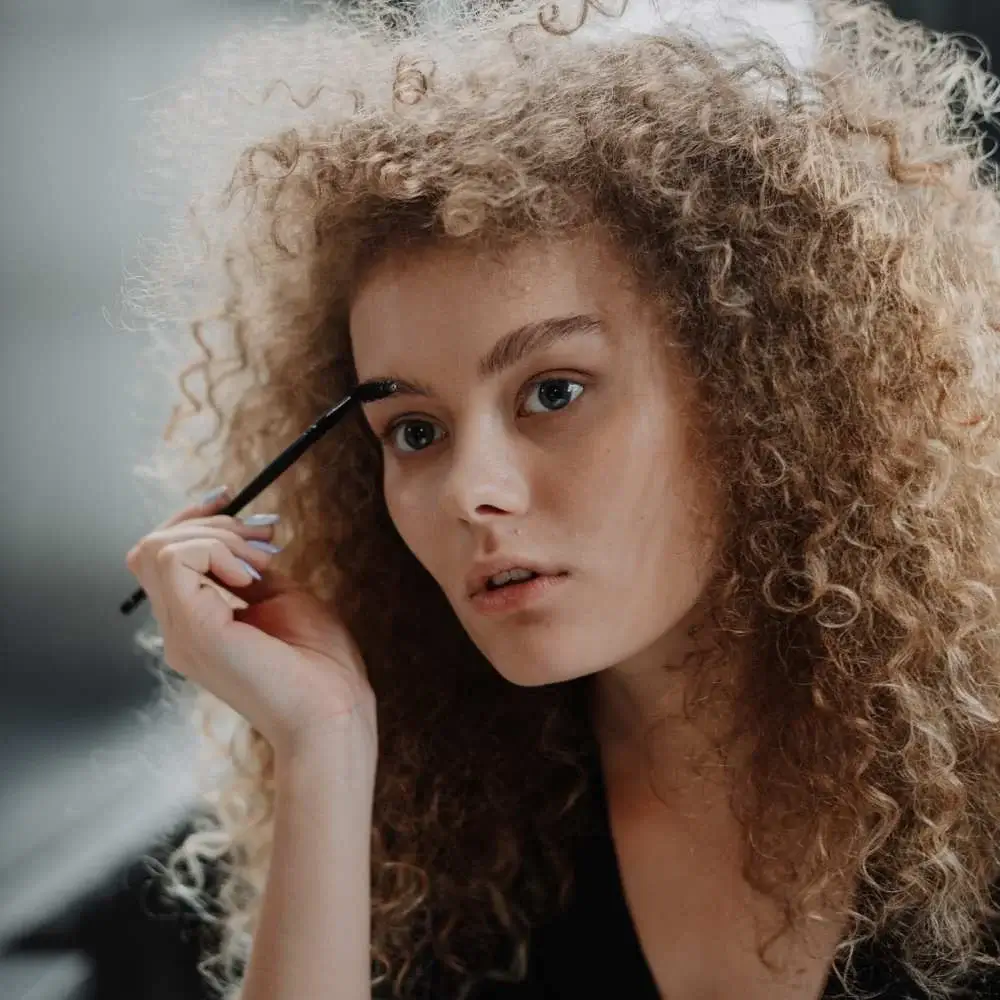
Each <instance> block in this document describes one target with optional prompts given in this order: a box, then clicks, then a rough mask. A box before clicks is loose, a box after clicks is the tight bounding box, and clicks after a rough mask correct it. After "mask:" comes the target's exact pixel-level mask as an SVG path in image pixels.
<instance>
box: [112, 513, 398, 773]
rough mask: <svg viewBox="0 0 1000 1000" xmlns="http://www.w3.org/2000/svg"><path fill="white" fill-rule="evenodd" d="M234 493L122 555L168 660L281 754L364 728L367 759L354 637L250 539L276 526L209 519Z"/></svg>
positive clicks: (369, 707) (371, 738) (365, 700)
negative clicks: (141, 591)
mask: <svg viewBox="0 0 1000 1000" xmlns="http://www.w3.org/2000/svg"><path fill="white" fill-rule="evenodd" d="M229 499H230V498H229V497H228V496H222V497H219V498H218V499H217V500H215V501H213V502H212V503H210V504H209V505H207V506H202V505H193V506H190V507H187V508H185V509H184V510H182V511H180V512H179V513H177V514H175V515H174V516H173V517H171V518H169V519H168V520H166V521H164V522H163V523H162V524H161V525H159V526H158V527H157V528H155V529H154V530H153V531H151V532H150V533H149V534H147V535H145V536H144V537H143V538H142V539H140V540H139V541H138V542H137V543H136V544H135V545H134V546H133V547H132V548H131V549H130V550H129V552H128V555H127V557H126V564H127V566H128V568H129V569H130V570H131V571H132V573H134V574H135V576H136V577H137V578H138V580H139V582H140V584H141V585H142V587H143V589H144V590H145V591H146V594H147V595H148V597H149V602H150V607H151V609H152V612H153V615H154V616H155V617H156V619H157V621H158V622H159V625H160V629H161V632H162V635H163V644H164V658H165V660H166V661H167V663H168V664H169V665H170V667H171V668H172V669H174V670H176V671H177V672H178V673H180V674H183V675H184V676H185V677H187V678H188V679H189V680H192V681H194V682H195V683H197V684H199V685H201V686H202V687H204V688H206V689H207V690H208V691H210V692H211V693H212V694H214V695H215V696H216V697H218V698H220V699H221V700H222V701H224V702H225V703H226V704H228V705H229V706H230V707H231V708H233V709H234V710H235V711H237V712H238V713H239V714H240V715H242V716H243V717H244V718H245V719H246V720H247V721H248V722H249V723H250V724H251V725H252V726H253V727H254V728H255V729H256V730H257V731H258V732H259V733H261V735H263V736H264V737H265V739H267V740H268V742H269V743H270V744H271V745H272V746H273V747H274V748H275V751H276V752H277V753H278V754H279V755H283V754H294V753H295V752H296V751H297V749H298V748H299V747H300V746H302V745H304V744H305V743H308V742H315V741H317V740H319V741H322V740H323V739H324V737H325V736H326V735H330V736H333V735H334V734H335V733H338V732H343V731H344V730H345V729H359V732H360V734H361V735H362V740H363V742H364V744H365V747H364V752H365V754H368V753H370V754H371V758H370V763H371V764H372V766H374V762H375V757H376V756H377V745H378V741H377V730H376V712H375V696H374V693H373V691H372V689H371V686H370V685H369V684H368V679H367V671H366V669H365V665H364V663H363V661H362V658H361V653H360V651H359V649H358V647H357V645H356V644H355V642H354V639H353V638H352V637H351V635H350V634H349V632H348V631H347V628H346V627H345V626H344V624H343V623H342V622H341V621H340V620H339V619H338V618H337V617H336V615H335V614H334V613H332V612H331V610H330V609H329V608H327V607H326V606H325V605H323V604H322V603H321V602H320V601H319V600H318V599H317V598H315V597H314V596H313V595H311V594H310V593H309V592H308V591H306V590H305V589H303V588H302V587H300V586H298V585H297V584H296V583H295V582H294V581H293V580H292V579H290V578H289V577H288V576H286V575H285V574H283V573H281V572H280V571H278V570H276V569H274V568H273V566H272V565H271V562H272V560H273V559H274V558H275V556H274V555H273V554H271V553H268V552H265V551H262V550H260V549H258V548H256V547H255V546H252V545H250V544H249V541H250V540H251V539H258V540H262V541H268V540H269V539H270V537H271V535H272V534H273V531H274V527H273V525H265V526H261V527H249V526H247V525H246V524H244V523H243V521H242V520H240V519H239V518H237V517H230V516H228V515H223V514H214V515H213V514H212V511H215V510H218V509H219V508H222V507H224V506H225V504H226V503H227V502H228V500H229ZM240 559H243V560H245V561H246V562H248V563H249V564H250V565H252V566H253V567H254V568H255V569H256V570H257V571H258V573H260V574H261V577H262V579H261V580H259V581H257V580H254V579H253V577H252V576H251V575H250V574H249V573H248V572H247V570H246V568H245V567H243V566H242V565H241V564H240V561H239V560H240ZM212 577H214V578H215V579H214V580H213V579H212ZM219 584H221V585H222V586H219ZM223 587H227V588H230V589H231V590H234V591H236V592H237V594H236V596H235V597H234V595H233V594H231V593H230V592H229V590H225V589H223Z"/></svg>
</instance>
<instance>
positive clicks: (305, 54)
mask: <svg viewBox="0 0 1000 1000" xmlns="http://www.w3.org/2000/svg"><path fill="white" fill-rule="evenodd" d="M606 13H607V12H602V11H597V12H596V13H595V12H593V11H591V12H590V15H589V17H590V22H595V21H596V22H600V23H602V24H604V25H606V26H610V27H609V28H608V30H604V31H598V30H591V29H590V26H589V24H588V23H587V17H586V14H587V10H586V9H584V10H583V11H582V13H581V15H580V17H579V18H577V20H578V21H580V24H581V25H582V27H579V25H578V26H577V27H579V30H576V31H574V30H572V29H573V27H574V24H575V22H573V15H572V13H570V12H565V11H564V12H561V13H560V12H557V11H553V10H552V9H549V8H543V9H542V10H541V11H540V12H539V11H538V10H537V9H536V8H535V7H533V6H532V5H531V4H530V3H528V2H525V3H522V4H519V5H517V6H515V7H511V8H508V9H501V8H487V9H482V10H480V11H479V13H477V14H476V15H471V14H468V15H466V14H458V13H455V12H452V13H451V14H447V15H445V14H441V15H439V16H438V17H437V18H436V19H428V20H426V21H425V22H419V23H418V22H410V21H405V19H402V18H401V15H398V14H397V15H393V16H390V9H389V8H381V7H378V8H375V12H374V13H371V12H370V13H369V14H368V15H366V16H365V17H364V18H362V16H361V15H359V14H356V15H353V16H348V15H347V14H335V13H332V12H329V11H327V12H325V13H323V14H318V15H313V16H310V17H309V18H307V19H305V20H302V21H300V22H297V23H295V24H290V25H286V26H284V27H283V28H282V29H281V30H277V29H275V30H273V31H269V32H259V33H257V34H254V35H249V36H244V37H241V38H239V39H237V40H236V41H235V42H234V43H232V44H230V45H229V46H228V47H227V48H226V49H225V50H224V51H223V52H222V53H221V54H220V56H219V59H218V61H217V62H216V63H215V64H213V67H212V71H211V73H210V74H209V75H207V76H206V86H205V87H204V89H203V90H202V91H201V92H198V91H195V92H191V93H189V94H185V95H182V96H181V98H180V99H179V100H178V101H177V103H176V104H175V105H174V111H173V113H172V114H167V113H164V116H162V117H161V118H160V119H159V121H160V122H161V124H162V125H163V128H164V131H163V133H162V134H163V135H164V136H165V137H167V138H170V139H172V141H174V142H176V143H177V144H176V145H175V146H173V147H172V149H173V152H174V155H178V154H179V153H186V154H187V155H189V156H190V158H191V161H192V162H196V163H197V166H198V169H199V171H201V178H202V181H203V183H205V184H206V185H209V186H208V188H207V190H208V191H209V193H211V191H212V188H211V183H210V182H211V178H212V176H213V174H212V167H211V164H212V162H215V161H213V160H210V159H206V157H205V155H204V144H206V143H207V144H208V145H209V146H210V145H211V144H212V143H218V144H219V149H221V150H224V147H225V144H224V142H223V138H224V136H225V135H226V134H228V133H227V130H230V131H231V134H233V135H235V136H238V138H239V141H240V142H241V143H242V144H243V147H244V149H243V152H242V154H241V155H240V156H239V158H238V160H237V167H236V171H235V173H233V175H232V178H231V181H230V183H229V185H228V187H227V189H226V191H225V193H224V194H225V196H224V197H223V198H222V199H221V200H220V201H219V202H218V203H217V204H216V205H215V208H217V212H216V213H215V214H214V215H213V214H211V212H210V211H209V209H210V208H211V207H212V205H211V204H210V203H209V202H202V203H201V204H200V205H199V206H197V207H196V210H195V211H193V212H192V215H191V217H192V218H193V219H194V221H195V228H194V233H195V235H196V236H197V237H198V238H199V241H198V242H197V243H196V244H193V245H194V247H195V250H197V251H201V250H204V249H205V248H206V247H207V248H208V251H209V253H208V254H207V256H205V257H204V259H200V258H194V257H192V256H191V255H190V254H186V253H185V252H184V249H185V246H186V244H184V243H182V242H178V244H177V245H176V246H171V247H168V248H166V249H165V250H164V252H163V253H162V254H160V255H159V256H158V258H157V259H156V260H155V261H154V262H152V264H151V265H150V266H149V268H148V269H147V273H146V275H145V276H144V278H143V280H142V283H141V285H140V286H139V290H140V291H141V299H140V300H139V301H140V302H141V305H142V306H143V309H144V310H145V313H146V316H147V317H151V318H152V319H153V321H154V329H156V330H157V331H158V330H159V326H160V324H161V323H162V324H166V323H168V322H169V321H170V320H171V318H172V317H174V316H176V315H178V314H179V313H178V310H179V309H180V308H181V307H182V306H183V307H184V308H185V309H187V310H188V311H187V312H186V313H185V314H184V315H186V316H187V317H188V318H189V319H190V320H191V331H192V333H193V335H194V342H195V344H196V346H197V354H196V355H195V356H194V357H193V358H192V359H191V362H190V364H189V365H188V366H187V367H186V368H185V369H184V370H183V372H182V373H181V376H180V386H181V389H182V390H183V392H184V394H185V396H186V397H187V399H188V400H189V402H191V403H192V404H194V405H193V408H192V409H191V411H189V412H188V413H187V414H181V416H184V417H197V416H198V414H200V413H201V412H202V411H206V412H207V413H208V414H210V415H211V416H213V418H217V420H218V424H217V425H213V426H212V427H210V428H208V429H207V430H206V432H205V434H204V436H203V438H202V439H199V438H198V437H197V435H196V436H195V437H194V438H189V439H188V440H187V441H186V442H184V443H183V444H182V446H181V447H178V448H177V449H176V450H175V451H174V452H173V453H172V454H164V455H162V456H160V457H161V458H162V462H161V463H160V465H159V466H158V470H159V471H158V475H159V476H160V477H161V479H162V481H163V482H165V483H168V484H170V485H171V486H174V485H176V484H177V483H178V482H184V483H186V484H188V485H190V487H191V489H197V490H199V491H201V490H202V489H204V488H205V487H206V486H208V485H209V484H210V483H212V482H215V483H218V482H225V483H229V484H232V485H233V487H234V489H235V488H238V486H239V485H242V484H243V483H245V482H246V481H247V480H248V479H249V478H250V477H251V476H252V475H253V474H255V472H256V471H257V470H258V469H259V468H260V467H261V466H263V465H264V464H265V463H266V462H268V461H269V460H270V459H272V458H273V457H274V455H275V454H276V453H277V451H278V450H279V449H280V448H281V447H283V446H284V445H285V444H287V443H288V442H289V441H290V440H291V439H292V438H294V437H295V436H297V435H298V434H299V433H301V431H302V430H303V429H304V428H305V427H307V426H309V425H310V424H311V423H312V421H313V420H315V418H316V417H317V415H318V414H320V413H321V412H323V411H324V410H325V409H326V408H328V407H329V406H330V405H332V403H333V402H335V401H336V400H337V399H339V398H341V397H342V396H343V395H344V394H345V393H346V392H347V391H348V390H349V389H350V388H352V387H353V385H354V384H355V383H356V381H357V380H359V379H362V380H367V379H372V378H381V377H391V378H394V379H396V380H397V381H398V382H399V384H400V389H399V391H397V392H396V393H395V394H394V395H393V396H391V397H389V398H388V399H385V400H382V401H380V402H377V403H371V404H365V405H364V407H363V414H362V413H361V411H360V410H359V413H358V415H357V418H356V419H355V420H353V421H348V422H346V423H345V424H343V425H341V426H340V427H338V428H337V429H336V430H335V431H333V432H331V434H329V435H328V437H327V438H325V439H324V441H323V442H321V443H320V444H319V445H317V446H315V447H314V448H313V449H312V450H311V451H310V452H308V453H307V454H306V455H305V456H304V457H303V458H302V459H301V460H300V461H299V462H298V463H297V464H296V465H294V466H293V467H292V468H291V469H290V470H289V471H288V472H287V473H285V474H284V475H283V476H282V477H281V478H280V479H279V480H278V481H277V482H276V484H275V485H274V487H273V488H272V489H271V490H270V492H269V493H268V494H267V503H266V507H265V510H267V511H270V512H274V513H275V514H277V515H280V521H279V523H278V524H277V525H276V524H275V523H274V521H275V518H263V519H261V518H260V517H257V518H255V519H253V520H250V519H244V518H242V517H240V518H234V517H228V516H223V515H221V514H219V513H218V511H219V510H220V509H221V508H222V506H223V505H224V500H225V498H224V497H223V498H217V499H216V500H214V501H212V502H209V503H207V504H195V505H192V506H190V507H186V508H185V509H184V510H181V511H179V512H178V513H176V514H174V515H173V516H172V517H170V518H169V519H168V520H167V521H165V522H164V523H163V524H161V525H160V526H159V527H158V528H157V529H156V530H155V531H153V532H151V533H150V534H149V535H147V536H146V537H144V538H143V539H141V540H140V541H139V542H137V543H136V545H135V546H134V547H133V549H132V550H131V551H130V553H129V555H128V565H129V566H130V568H131V569H132V571H133V572H134V573H135V574H136V576H137V577H138V578H139V580H140V581H141V583H142V585H143V586H144V587H145V589H146V590H147V592H148V594H149V597H150V601H151V606H152V610H153V613H154V616H155V620H156V623H157V624H158V626H159V630H160V636H159V638H160V639H161V640H162V653H163V659H164V661H165V662H166V663H167V664H168V665H169V666H170V667H172V668H173V669H174V670H175V671H177V673H179V674H181V675H183V677H184V678H185V683H184V684H183V685H182V686H181V687H180V688H179V689H178V694H180V693H184V692H187V693H191V692H197V696H196V698H195V701H194V704H193V710H194V711H195V713H196V714H197V716H198V717H199V718H200V719H201V721H202V722H203V724H204V731H205V733H206V746H208V747H211V746H212V740H213V739H214V740H215V741H216V743H217V745H218V747H219V749H220V751H221V760H222V763H223V765H224V766H223V767H222V768H221V769H219V768H218V767H215V769H214V771H213V772H212V773H213V778H212V782H211V783H210V784H208V783H207V784H206V796H205V804H206V809H205V813H204V815H203V816H201V817H200V821H199V825H198V828H197V829H193V830H192V831H191V832H190V835H189V836H186V837H185V838H184V840H183V842H182V843H181V844H179V845H177V850H176V851H175V852H174V853H173V856H172V858H171V865H170V867H169V881H170V883H171V886H172V888H173V889H174V890H175V891H176V892H178V893H186V896H185V898H187V899H188V900H189V901H191V902H192V903H193V904H196V905H202V904H203V903H206V902H212V903H213V905H214V910H215V913H214V915H213V914H210V913H209V910H208V908H205V910H204V911H203V912H204V913H205V915H206V917H207V918H208V919H211V920H214V921H215V922H216V925H217V929H218V930H219V932H220V933H219V938H218V945H217V947H214V948H212V949H211V953H210V954H208V955H207V956H206V959H207V961H206V964H205V972H206V974H211V975H213V977H214V980H213V981H216V982H218V983H219V984H220V985H221V986H222V987H223V988H224V989H225V990H227V995H230V996H241V997H242V998H243V1000H262V998H264V997H268V998H272V1000H274V998H277V1000H286V998H287V1000H292V998H295V1000H301V998H304V997H310V998H313V997H315V998H319V997H324V998H331V1000H344V998H352V1000H358V998H361V997H368V996H371V995H374V996H378V997H390V996H400V997H404V996H410V997H433V998H435V1000H438V998H447V1000H452V998H464V997H470V998H475V1000H485V998H501V997H506V998H522V1000H523V998H527V997H533V998H541V997H545V998H557V997H560V998H561V997H574V998H577V997H580V996H606V997H629V998H630V1000H631V998H643V997H650V998H652V997H656V996H660V997H667V998H670V1000H695V998H697V1000H706V998H737V997H738V998H740V1000H765V998H766V1000H816V998H819V997H832V996H838V995H841V991H847V993H848V994H849V995H857V996H860V995H865V993H864V991H866V990H868V991H873V990H879V989H883V988H884V989H886V990H887V991H888V992H885V993H882V994H881V995H882V996H893V997H904V996H906V997H916V996H928V997H931V996H933V997H949V996H960V995H970V994H968V993H966V994H962V993H961V992H959V990H960V988H962V987H965V988H970V989H971V990H972V991H973V992H972V993H971V995H973V996H989V995H1000V972H998V971H997V969H996V966H997V961H996V958H995V948H994V947H993V943H992V942H993V937H992V930H993V928H994V925H993V924H992V923H991V921H993V919H994V918H995V917H996V916H997V912H996V910H994V909H993V903H995V901H996V900H995V895H992V893H993V887H994V883H995V881H996V879H997V877H998V875H1000V846H998V833H1000V603H998V597H1000V489H998V459H1000V441H998V431H997V419H996V414H997V408H998V402H1000V378H998V368H1000V366H998V361H1000V337H998V333H997V330H998V327H997V325H996V324H997V313H998V306H997V303H998V301H1000V255H998V250H1000V243H998V232H1000V228H998V224H1000V210H998V203H997V195H996V186H995V179H994V176H993V173H992V170H991V169H989V167H988V161H987V158H986V154H985V151H984V149H983V142H982V140H981V137H980V134H979V132H978V131H977V130H976V128H975V122H976V120H977V117H979V116H982V115H984V114H988V113H992V112H994V111H995V110H996V106H997V100H996V97H995V81H994V80H993V79H992V78H991V77H989V76H988V75H987V74H986V73H985V71H984V70H983V69H982V68H981V66H980V65H979V64H978V63H975V62H974V60H973V58H972V57H971V56H970V55H968V54H967V53H966V52H965V51H964V50H963V49H962V48H960V47H959V46H958V45H957V44H955V43H953V42H951V41H949V40H947V39H944V38H940V37H933V36H930V35H928V34H926V33H924V32H923V31H922V30H921V29H919V28H918V27H916V26H914V25H904V24H901V23H898V22H896V21H894V20H893V19H892V17H891V16H890V15H889V14H888V13H887V12H886V11H885V10H883V9H882V8H880V7H876V6H869V5H862V4H854V3H843V2H833V3H829V4H823V5H821V6H817V8H816V11H815V13H816V17H817V27H818V31H819V33H820V38H821V41H820V44H819V45H818V48H817V50H816V53H815V62H814V63H813V64H812V65H811V68H809V69H808V70H805V69H800V70H797V69H795V68H793V66H792V65H790V63H789V62H788V61H787V60H786V59H785V58H784V57H783V56H782V54H781V52H780V51H778V50H777V49H775V48H774V47H772V46H768V45H766V44H765V43H764V42H762V41H755V40H753V39H752V38H750V37H747V38H745V39H743V40H742V41H733V42H732V43H729V44H727V45H726V46H722V45H721V44H712V43H709V42H708V41H706V40H704V39H701V38H699V37H697V36H695V35H694V34H691V33H686V32H683V31H680V30H679V29H676V28H672V27H671V26H670V25H669V24H668V23H658V24H657V25H656V27H655V30H650V31H648V32H645V33H643V32H638V31H628V32H625V31H613V30H610V28H611V27H613V26H614V23H615V22H614V19H613V18H611V19H610V20H609V19H606V18H605V19H603V20H602V15H604V14H606ZM567 22H573V23H569V24H568V26H567ZM275 81H278V82H277V83H276V82H275ZM219 98H225V99H227V100H228V103H227V104H226V107H225V108H224V109H222V110H220V109H219V108H218V107H217V100H218V99H219ZM283 109H287V110H283ZM246 114H258V115H260V116H261V118H262V121H261V123H259V125H257V126H251V125H249V124H247V122H246V121H245V120H244V118H243V117H242V115H246ZM255 130H256V131H255ZM248 137H254V138H253V141H251V142H249V145H247V143H248V141H249V140H248ZM178 140H183V141H178ZM164 148H171V147H164ZM220 155H222V154H220ZM230 167H231V164H230ZM213 263H214V264H216V265H217V266H216V267H214V268H213ZM192 274H196V275H197V277H198V282H192V280H191V275H192ZM213 276H217V277H218V278H219V279H220V280H221V281H222V284H220V285H219V286H213V285H212V283H211V279H212V278H213ZM192 287H193V288H195V289H204V290H205V291H206V294H207V295H209V296H210V295H211V294H216V292H215V289H216V288H217V294H218V299H217V303H216V308H214V309H212V308H210V306H211V302H212V299H211V298H210V297H202V298H200V299H198V300H197V301H196V300H195V299H194V298H191V297H186V296H188V295H189V293H190V291H191V288H192ZM178 293H183V294H182V295H181V296H180V298H178V297H177V295H178ZM206 303H209V306H208V307H206ZM173 429H174V428H173V426H172V427H171V428H169V429H168V431H167V435H166V436H167V437H168V439H169V438H170V437H171V435H172V433H173ZM171 459H172V460H171ZM195 460H201V461H202V462H203V463H204V464H203V466H202V467H201V468H199V469H198V472H204V474H203V475H201V476H200V478H197V479H196V478H195V475H196V474H195V473H193V472H192V470H193V469H194V468H195V465H194V462H195ZM261 520H264V521H267V522H270V523H265V524H261V523H260V521H261ZM277 534H281V535H282V536H283V541H284V542H285V544H284V548H283V551H282V552H281V554H280V555H276V554H275V553H274V552H273V551H272V550H273V548H275V547H274V546H273V545H271V544H270V543H271V542H272V541H273V540H274V539H275V537H276V535H277ZM247 564H249V565H250V567H251V568H252V569H253V574H251V571H250V570H249V569H247ZM507 570H516V571H517V572H514V573H513V574H511V573H505V571H507ZM258 577H259V579H258ZM219 720H223V721H225V720H230V721H234V720H235V722H236V728H235V731H234V732H233V734H232V735H231V737H229V738H223V737H220V736H219V735H218V732H217V730H216V729H215V728H213V727H214V726H215V725H216V723H217V721H219ZM206 773H207V772H206ZM206 866H208V867H209V869H210V870H211V871H212V872H214V873H215V875H216V876H217V879H218V881H217V886H218V892H217V893H215V892H214V891H212V892H210V891H209V887H208V883H206V882H205V877H206ZM208 960H211V961H208ZM213 965H214V966H215V972H214V973H213V972H212V966H213ZM991 984H992V985H991ZM991 990H992V991H993V992H992V993H991V992H990V991H991Z"/></svg>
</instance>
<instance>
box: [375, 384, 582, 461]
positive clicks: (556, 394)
mask: <svg viewBox="0 0 1000 1000" xmlns="http://www.w3.org/2000/svg"><path fill="white" fill-rule="evenodd" d="M564 386H571V387H572V388H571V389H570V390H569V391H567V390H566V389H565V388H563V387H564ZM539 388H540V389H542V392H541V393H539V394H538V395H535V398H536V399H540V400H541V401H542V405H543V407H544V409H542V410H541V411H538V410H535V411H529V412H533V413H536V414H537V413H539V412H541V413H554V412H555V411H557V410H563V409H565V408H566V407H567V406H569V405H570V403H572V402H574V401H575V400H576V399H577V398H579V396H580V395H581V394H582V393H583V389H584V387H583V386H582V385H581V384H580V383H579V382H576V381H574V380H573V379H568V378H544V379H536V380H535V381H534V382H530V383H528V389H529V390H531V391H532V395H534V390H536V389H539ZM399 430H402V431H403V434H401V435H397V433H396V432H397V431H399ZM434 430H435V425H434V423H433V422H432V421H430V420H417V419H408V418H406V417H403V418H401V419H399V420H395V421H393V422H392V423H391V424H389V426H388V427H386V429H385V430H384V431H383V432H382V433H381V434H380V435H379V437H380V438H381V439H382V441H383V442H385V443H388V444H390V445H392V447H393V448H395V449H396V451H398V452H400V453H401V454H403V455H412V454H413V453H414V452H417V451H423V450H424V448H425V446H427V445H431V444H433V443H434V440H435V437H434ZM401 439H402V440H403V441H405V442H406V445H407V447H403V446H402V445H401V444H400V440H401Z"/></svg>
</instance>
